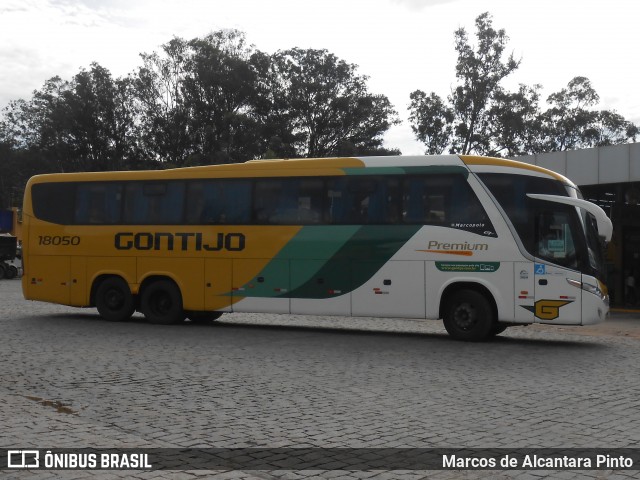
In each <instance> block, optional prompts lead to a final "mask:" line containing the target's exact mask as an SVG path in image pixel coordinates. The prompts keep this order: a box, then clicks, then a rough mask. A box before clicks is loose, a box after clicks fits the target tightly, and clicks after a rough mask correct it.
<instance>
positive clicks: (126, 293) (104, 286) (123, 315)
mask: <svg viewBox="0 0 640 480" xmlns="http://www.w3.org/2000/svg"><path fill="white" fill-rule="evenodd" d="M95 304H96V308H97V309H98V313H99V314H100V316H101V317H102V318H104V319H105V320H109V321H111V322H124V321H126V320H129V319H130V318H131V315H133V312H134V311H135V301H134V298H133V295H132V294H131V289H130V288H129V285H128V284H127V282H126V281H124V279H122V278H120V277H116V276H112V277H107V278H105V279H104V280H102V281H101V282H100V284H99V285H98V288H97V289H96V293H95Z"/></svg>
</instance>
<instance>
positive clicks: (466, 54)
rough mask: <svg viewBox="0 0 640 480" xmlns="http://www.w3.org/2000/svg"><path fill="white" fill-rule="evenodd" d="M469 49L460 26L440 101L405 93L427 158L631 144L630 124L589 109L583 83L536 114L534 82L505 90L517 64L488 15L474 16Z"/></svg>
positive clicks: (589, 94) (593, 99)
mask: <svg viewBox="0 0 640 480" xmlns="http://www.w3.org/2000/svg"><path fill="white" fill-rule="evenodd" d="M475 24H476V34H475V38H476V44H475V45H471V44H470V41H469V37H468V35H467V32H466V31H465V29H464V28H460V29H458V30H457V31H456V32H455V34H454V38H455V50H456V51H457V52H458V61H457V64H456V78H457V81H458V84H457V85H456V86H455V88H454V89H453V90H452V92H451V94H450V95H449V96H448V97H447V101H446V102H444V101H443V100H442V99H441V98H440V97H439V96H438V95H437V94H436V93H433V92H432V93H431V94H429V95H427V94H426V93H425V92H423V91H421V90H416V91H414V92H413V93H411V96H410V99H411V104H410V106H409V111H410V117H409V119H410V122H411V127H412V129H413V131H414V134H415V135H416V138H417V139H418V140H420V141H421V142H423V143H424V144H425V145H426V152H427V153H429V154H435V153H442V152H444V151H445V150H447V149H448V150H449V152H451V153H460V154H469V153H474V154H479V155H495V156H501V155H506V156H516V155H524V154H531V153H538V152H543V151H555V150H567V149H573V148H585V147H593V146H602V145H612V144H616V143H624V142H627V141H629V140H635V138H636V137H637V136H638V127H637V126H636V125H634V124H632V123H631V122H628V121H626V120H625V119H624V118H623V117H622V116H621V115H619V114H617V113H616V112H612V111H608V110H601V111H599V110H597V109H596V105H597V104H598V102H599V97H598V94H597V93H596V92H595V90H594V89H593V87H592V86H591V83H590V82H589V80H588V79H587V78H585V77H576V78H574V79H573V80H571V81H570V82H569V84H568V86H567V88H565V89H562V90H561V91H559V92H557V93H554V94H552V95H550V96H549V98H548V99H547V103H548V104H549V105H550V107H549V108H548V109H547V110H545V111H541V109H540V106H539V100H540V90H541V88H542V87H541V86H540V85H534V86H533V87H529V86H527V85H520V86H519V88H518V90H517V91H515V92H510V91H507V90H505V89H504V88H503V87H502V84H501V82H502V80H503V79H504V78H506V77H507V76H509V75H510V74H511V73H513V72H514V71H515V70H516V69H517V68H518V67H519V65H520V60H516V59H515V58H514V57H513V54H510V55H508V56H506V57H505V55H506V54H505V50H506V45H507V42H508V37H507V35H506V33H505V31H504V30H502V29H501V30H495V29H494V28H493V25H492V20H491V16H490V15H489V14H488V13H483V14H482V15H480V16H479V17H478V18H477V19H476V22H475Z"/></svg>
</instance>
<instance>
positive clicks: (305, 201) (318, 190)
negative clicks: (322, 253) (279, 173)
mask: <svg viewBox="0 0 640 480" xmlns="http://www.w3.org/2000/svg"><path fill="white" fill-rule="evenodd" d="M255 192H256V193H255V202H254V217H255V220H256V222H257V223H259V224H273V225H313V224H317V223H320V220H321V212H322V192H323V181H322V180H319V179H313V178H311V179H307V178H273V179H267V180H259V181H257V182H256V188H255Z"/></svg>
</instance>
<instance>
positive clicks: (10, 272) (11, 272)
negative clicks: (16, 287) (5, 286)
mask: <svg viewBox="0 0 640 480" xmlns="http://www.w3.org/2000/svg"><path fill="white" fill-rule="evenodd" d="M4 276H5V278H6V279H8V280H12V279H14V278H16V277H17V276H18V269H17V268H16V267H15V266H14V265H9V268H7V269H6V271H5V272H4Z"/></svg>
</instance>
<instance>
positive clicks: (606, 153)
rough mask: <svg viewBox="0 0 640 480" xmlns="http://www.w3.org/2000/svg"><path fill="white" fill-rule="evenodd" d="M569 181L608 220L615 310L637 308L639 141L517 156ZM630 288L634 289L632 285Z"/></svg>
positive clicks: (609, 268)
mask: <svg viewBox="0 0 640 480" xmlns="http://www.w3.org/2000/svg"><path fill="white" fill-rule="evenodd" d="M516 160H519V161H521V162H526V163H530V164H534V165H539V166H541V167H544V168H548V169H549V170H553V171H556V172H558V173H561V174H562V175H565V176H567V177H569V178H570V179H571V180H573V181H574V182H575V183H577V184H578V186H579V187H580V190H581V191H582V193H583V195H584V197H585V199H587V200H589V201H591V202H594V203H596V204H598V205H600V206H601V207H602V208H603V209H604V210H605V212H607V215H609V217H610V218H611V221H612V222H613V239H612V240H611V243H610V244H609V246H608V248H607V278H608V282H607V283H608V287H609V290H610V293H611V299H612V303H613V305H614V306H618V307H623V306H633V307H637V306H640V290H638V291H636V290H637V289H638V287H639V286H640V143H630V144H624V145H614V146H610V147H597V148H587V149H584V150H571V151H565V152H552V153H542V154H538V155H527V156H523V157H517V158H516ZM631 284H633V285H631Z"/></svg>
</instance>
